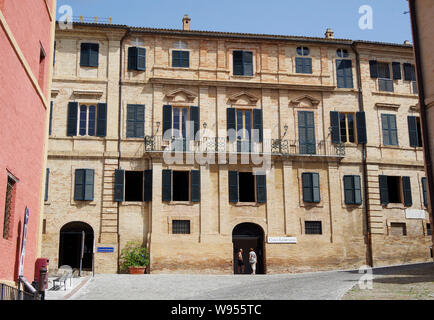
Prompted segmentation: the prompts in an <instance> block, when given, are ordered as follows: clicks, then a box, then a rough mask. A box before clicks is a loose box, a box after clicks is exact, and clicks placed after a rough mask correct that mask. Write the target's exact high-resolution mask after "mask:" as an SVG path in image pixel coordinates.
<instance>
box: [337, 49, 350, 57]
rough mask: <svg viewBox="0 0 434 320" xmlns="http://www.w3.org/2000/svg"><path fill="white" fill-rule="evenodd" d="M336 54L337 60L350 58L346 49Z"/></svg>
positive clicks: (339, 50)
mask: <svg viewBox="0 0 434 320" xmlns="http://www.w3.org/2000/svg"><path fill="white" fill-rule="evenodd" d="M336 54H337V55H338V57H339V58H347V57H349V56H350V55H349V53H348V50H347V49H338V50H337V51H336Z"/></svg>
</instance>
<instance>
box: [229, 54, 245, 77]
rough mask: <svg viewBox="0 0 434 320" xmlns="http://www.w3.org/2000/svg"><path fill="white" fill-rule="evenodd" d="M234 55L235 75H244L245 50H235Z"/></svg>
mask: <svg viewBox="0 0 434 320" xmlns="http://www.w3.org/2000/svg"><path fill="white" fill-rule="evenodd" d="M232 56H233V65H234V76H242V75H244V62H243V59H244V56H243V51H234V52H233V53H232Z"/></svg>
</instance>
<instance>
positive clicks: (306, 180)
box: [301, 173, 313, 202]
mask: <svg viewBox="0 0 434 320" xmlns="http://www.w3.org/2000/svg"><path fill="white" fill-rule="evenodd" d="M301 180H302V185H303V201H304V202H313V186H312V174H311V173H303V174H302V175H301Z"/></svg>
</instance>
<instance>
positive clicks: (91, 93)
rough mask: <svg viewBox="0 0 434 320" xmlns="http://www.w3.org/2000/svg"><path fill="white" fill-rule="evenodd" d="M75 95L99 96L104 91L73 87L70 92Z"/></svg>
mask: <svg viewBox="0 0 434 320" xmlns="http://www.w3.org/2000/svg"><path fill="white" fill-rule="evenodd" d="M72 93H73V94H74V95H75V96H82V97H101V96H102V95H103V94H104V92H103V91H101V90H81V89H74V90H73V92H72Z"/></svg>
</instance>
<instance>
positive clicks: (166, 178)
mask: <svg viewBox="0 0 434 320" xmlns="http://www.w3.org/2000/svg"><path fill="white" fill-rule="evenodd" d="M162 175H163V176H162V187H163V189H162V198H163V201H164V202H170V201H172V170H163V171H162Z"/></svg>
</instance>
